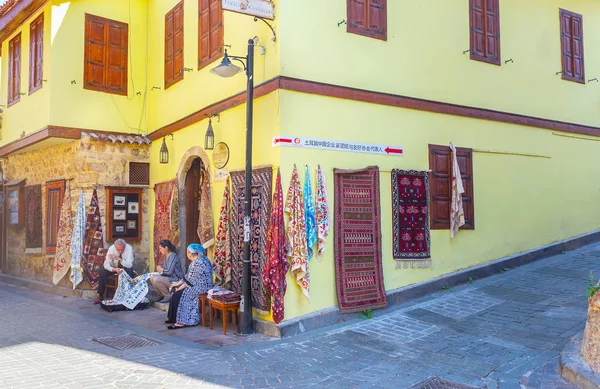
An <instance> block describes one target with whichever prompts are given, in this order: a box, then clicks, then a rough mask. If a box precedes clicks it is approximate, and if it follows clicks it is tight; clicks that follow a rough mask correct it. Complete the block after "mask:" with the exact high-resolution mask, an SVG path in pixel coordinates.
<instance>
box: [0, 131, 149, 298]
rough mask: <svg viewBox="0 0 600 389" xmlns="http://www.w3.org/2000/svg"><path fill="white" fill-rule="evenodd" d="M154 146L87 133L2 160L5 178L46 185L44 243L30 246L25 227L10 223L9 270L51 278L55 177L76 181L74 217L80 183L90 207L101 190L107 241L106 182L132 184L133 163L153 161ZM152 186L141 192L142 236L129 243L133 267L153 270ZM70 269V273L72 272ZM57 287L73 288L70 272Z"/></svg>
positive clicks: (38, 278) (43, 279)
mask: <svg viewBox="0 0 600 389" xmlns="http://www.w3.org/2000/svg"><path fill="white" fill-rule="evenodd" d="M148 158H149V147H148V146H146V145H138V144H135V143H134V144H129V143H125V144H123V143H118V142H117V143H112V142H108V143H107V142H102V141H94V140H92V139H91V138H90V137H88V136H83V137H82V139H81V140H78V141H72V142H69V143H66V144H61V145H57V146H52V147H48V148H44V149H40V150H36V151H31V152H26V153H21V154H15V155H11V156H9V157H6V158H5V159H4V160H3V161H2V168H3V171H4V175H5V179H6V180H17V179H25V180H26V181H25V185H35V184H41V185H42V212H43V217H42V223H43V226H42V231H43V243H42V247H41V248H36V249H31V248H27V249H26V248H25V228H24V227H8V228H7V244H8V255H7V269H6V273H7V274H10V275H14V276H18V277H23V278H28V279H32V280H36V281H41V282H46V283H52V265H53V264H54V254H53V253H46V250H45V247H46V208H47V204H46V188H45V184H46V183H47V182H50V181H56V180H62V179H68V180H70V184H71V205H72V214H73V217H75V210H76V207H77V201H78V199H79V191H80V188H81V189H83V191H84V195H85V202H86V203H85V204H86V210H87V208H88V206H89V203H90V200H91V197H92V193H93V190H94V188H96V189H97V193H98V200H99V202H100V211H101V214H102V225H103V228H104V235H105V247H109V246H110V244H112V242H106V191H105V187H106V186H121V187H127V186H129V182H128V181H129V176H128V174H129V171H128V166H129V164H128V163H129V162H148V161H149V159H148ZM148 196H149V191H148V189H147V188H145V189H144V190H143V192H142V203H141V213H142V214H141V217H142V239H141V240H140V241H138V242H129V243H130V244H131V245H132V246H133V249H134V251H135V257H136V260H135V264H134V267H135V269H136V271H138V273H144V272H146V271H147V269H148V258H149V255H150V254H149V253H150V227H149V226H150V223H149V222H148V221H149V212H148V204H149V203H148V200H149V199H148ZM69 274H70V272H69ZM58 286H63V287H69V288H72V284H71V283H70V282H69V277H68V275H67V276H65V277H64V278H63V279H62V280H61V281H60V283H59V284H58ZM77 288H78V289H90V288H91V287H90V285H89V284H88V283H87V281H84V282H82V283H81V284H79V285H78V287H77Z"/></svg>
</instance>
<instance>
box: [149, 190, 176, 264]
mask: <svg viewBox="0 0 600 389" xmlns="http://www.w3.org/2000/svg"><path fill="white" fill-rule="evenodd" d="M176 191H177V180H171V181H166V182H161V183H158V184H156V185H155V186H154V198H155V200H154V263H155V264H156V266H159V265H160V266H162V264H163V262H164V258H161V256H160V254H159V252H158V246H159V243H160V241H161V240H164V239H169V240H171V235H172V227H173V224H178V223H172V221H171V213H172V210H171V207H172V199H173V194H174V193H175V192H176ZM171 243H173V241H172V240H171ZM173 244H175V243H173ZM175 247H177V246H175Z"/></svg>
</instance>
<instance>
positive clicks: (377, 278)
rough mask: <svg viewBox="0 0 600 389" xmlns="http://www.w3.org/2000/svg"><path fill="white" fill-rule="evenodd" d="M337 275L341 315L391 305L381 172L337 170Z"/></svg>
mask: <svg viewBox="0 0 600 389" xmlns="http://www.w3.org/2000/svg"><path fill="white" fill-rule="evenodd" d="M334 185H335V189H334V195H335V204H334V207H335V208H334V226H335V228H334V238H335V239H334V241H335V249H334V253H335V275H336V285H337V296H338V304H339V307H340V312H341V313H350V312H360V311H364V310H366V309H376V308H384V307H386V306H387V301H386V295H385V287H384V285H383V269H382V264H381V220H380V217H381V213H380V212H381V211H380V208H379V169H378V168H377V167H368V168H365V169H361V170H341V169H334Z"/></svg>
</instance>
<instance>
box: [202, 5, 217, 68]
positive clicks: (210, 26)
mask: <svg viewBox="0 0 600 389" xmlns="http://www.w3.org/2000/svg"><path fill="white" fill-rule="evenodd" d="M222 55H223V9H222V7H221V0H198V69H202V68H203V67H205V66H206V65H208V64H210V63H211V62H213V61H214V60H215V59H217V58H220V57H221V56H222Z"/></svg>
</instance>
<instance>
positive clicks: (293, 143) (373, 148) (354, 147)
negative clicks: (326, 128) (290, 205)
mask: <svg viewBox="0 0 600 389" xmlns="http://www.w3.org/2000/svg"><path fill="white" fill-rule="evenodd" d="M272 146H273V147H279V146H283V147H304V148H310V149H321V150H332V151H348V152H353V153H367V154H380V155H392V156H396V157H402V156H404V149H403V148H402V147H398V146H388V145H378V144H373V143H357V142H346V141H338V140H326V139H315V138H304V137H297V136H283V135H280V136H274V137H273V143H272Z"/></svg>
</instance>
